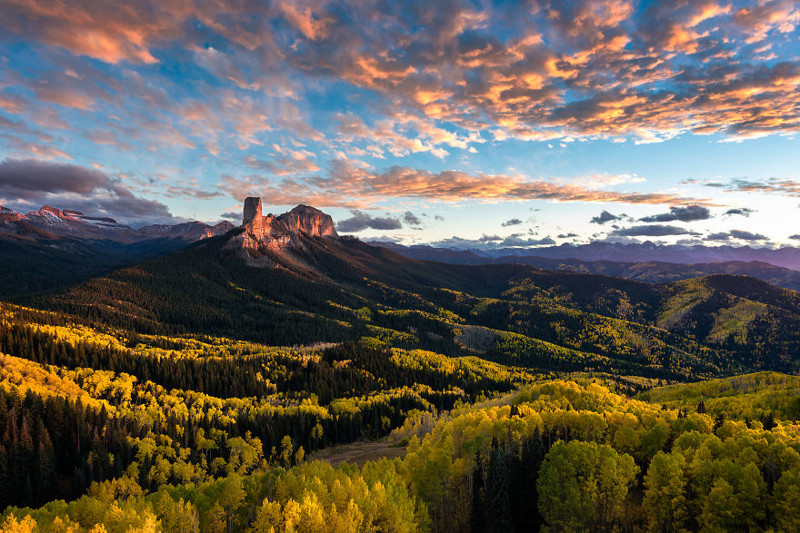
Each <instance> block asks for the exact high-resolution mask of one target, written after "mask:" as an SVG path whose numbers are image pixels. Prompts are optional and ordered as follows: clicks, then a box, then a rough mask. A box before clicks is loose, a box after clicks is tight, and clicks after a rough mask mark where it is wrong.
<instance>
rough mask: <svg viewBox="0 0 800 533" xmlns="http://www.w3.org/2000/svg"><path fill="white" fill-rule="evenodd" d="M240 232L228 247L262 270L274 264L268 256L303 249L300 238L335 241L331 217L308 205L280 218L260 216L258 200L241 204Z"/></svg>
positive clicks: (336, 236)
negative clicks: (259, 266) (268, 254)
mask: <svg viewBox="0 0 800 533" xmlns="http://www.w3.org/2000/svg"><path fill="white" fill-rule="evenodd" d="M242 229H243V231H242V232H241V233H240V234H238V235H236V236H235V237H234V238H232V239H231V241H230V243H229V245H228V246H229V247H230V248H233V249H237V250H239V251H240V252H241V253H242V254H243V256H244V257H245V259H248V261H249V262H251V263H254V264H259V265H261V266H270V265H272V264H273V262H272V261H271V260H270V259H269V258H268V257H267V256H266V255H265V254H266V253H268V252H272V253H283V252H286V251H291V250H302V249H304V247H305V246H304V244H303V240H302V238H301V237H311V238H319V239H321V238H338V235H337V234H336V227H335V226H334V224H333V219H332V218H331V216H330V215H328V214H326V213H323V212H322V211H320V210H319V209H315V208H313V207H310V206H307V205H298V206H297V207H295V208H294V209H292V210H291V211H289V212H288V213H284V214H282V215H279V216H277V217H276V216H275V215H273V214H271V213H270V214H268V215H266V216H264V215H263V214H262V204H261V198H257V197H249V198H246V199H245V201H244V211H243V217H242Z"/></svg>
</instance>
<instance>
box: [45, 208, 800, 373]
mask: <svg viewBox="0 0 800 533" xmlns="http://www.w3.org/2000/svg"><path fill="white" fill-rule="evenodd" d="M312 214H313V213H312ZM313 216H320V215H318V214H313ZM264 219H265V220H266V219H267V217H264ZM275 220H278V219H275ZM277 223H278V222H276V224H277ZM270 224H272V222H270ZM269 228H270V229H269V230H264V231H265V233H264V235H268V240H267V241H264V244H258V240H257V239H256V240H252V239H253V237H247V235H253V233H252V230H242V229H240V230H238V232H233V233H231V234H230V235H228V236H224V237H217V238H211V239H207V240H205V241H202V242H200V243H197V244H195V245H192V246H191V247H189V248H188V249H186V250H183V251H181V252H179V253H177V254H175V255H172V256H169V257H162V258H158V259H154V260H151V261H148V262H145V263H142V264H140V265H137V266H136V267H132V268H128V269H123V270H120V271H116V272H114V273H112V274H110V275H108V276H104V277H100V278H96V279H94V280H92V281H90V282H88V283H85V284H81V285H79V286H76V287H74V288H71V289H69V290H68V291H65V292H62V293H60V294H57V295H55V296H53V297H47V298H43V299H39V300H36V303H37V305H43V306H47V307H50V308H52V309H55V310H59V311H63V312H68V313H71V314H74V315H77V316H82V317H85V318H86V319H89V320H100V321H102V322H107V323H110V324H113V325H115V326H118V327H122V328H124V329H136V330H139V331H142V332H148V333H158V334H174V333H207V334H212V335H221V336H229V337H235V338H241V339H245V340H250V341H255V342H261V343H266V344H297V343H315V342H341V341H345V340H358V339H362V338H372V339H377V341H378V342H380V343H382V344H384V345H386V346H394V347H400V348H421V349H427V350H433V351H437V352H440V353H445V354H448V355H450V356H459V355H468V354H469V355H478V356H480V357H483V358H486V359H489V360H493V361H497V362H500V363H507V364H514V365H521V366H527V367H531V368H538V369H545V370H565V371H573V370H599V371H608V372H615V373H618V374H637V375H645V376H653V377H663V378H667V379H686V378H687V377H689V376H715V375H719V374H720V373H729V372H740V371H743V370H747V369H772V370H781V371H794V370H795V369H797V368H798V362H800V359H799V358H798V354H800V297H799V296H798V293H796V292H794V291H789V290H785V289H780V288H776V287H772V286H770V285H768V284H766V283H763V282H760V281H758V280H755V279H753V278H748V277H741V276H726V275H714V276H708V277H704V278H697V279H693V280H686V281H680V282H675V283H668V284H647V283H640V282H635V281H628V280H622V279H617V278H611V277H606V276H599V275H592V274H581V273H566V272H551V271H543V270H540V269H537V268H534V267H531V266H527V265H519V264H507V265H476V266H469V265H451V264H444V263H432V262H420V261H415V260H411V259H408V258H405V257H403V256H401V255H399V254H396V253H394V252H391V251H390V250H387V249H385V248H381V247H375V246H371V245H368V244H365V243H362V242H360V241H358V240H356V239H352V238H339V237H336V236H335V235H326V236H314V235H309V234H306V233H303V232H295V233H292V234H291V235H289V234H288V233H286V232H287V231H289V230H287V229H286V228H284V227H283V226H280V228H279V227H278V226H269ZM276 228H278V229H276ZM242 231H245V233H241V232H242ZM257 231H262V230H261V229H258V230H257ZM276 231H277V233H275V232H276ZM243 235H244V237H243ZM253 242H255V243H256V244H255V245H253V244H252V243H253Z"/></svg>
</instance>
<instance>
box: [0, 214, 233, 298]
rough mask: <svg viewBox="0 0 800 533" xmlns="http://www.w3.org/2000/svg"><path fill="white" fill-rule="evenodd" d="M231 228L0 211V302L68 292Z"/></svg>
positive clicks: (218, 225)
mask: <svg viewBox="0 0 800 533" xmlns="http://www.w3.org/2000/svg"><path fill="white" fill-rule="evenodd" d="M233 228H234V226H233V224H231V223H230V222H221V223H219V224H216V225H214V226H211V225H209V224H204V223H202V222H186V223H182V224H175V225H153V226H145V227H143V228H139V229H135V228H132V227H130V226H126V225H124V224H119V223H118V222H117V221H115V220H114V219H111V218H100V217H91V216H87V215H84V214H83V213H81V212H79V211H71V210H67V209H65V210H61V209H56V208H55V207H51V206H48V205H46V206H44V207H42V208H41V209H39V210H38V211H32V212H30V213H27V214H21V213H18V212H16V211H14V210H12V209H8V208H6V207H0V297H4V298H6V297H12V296H19V295H27V294H31V293H35V292H39V291H43V290H48V289H52V288H57V287H60V286H67V285H70V284H72V283H76V282H78V281H81V280H85V279H88V278H90V277H92V276H95V275H98V274H101V273H103V272H107V271H110V270H113V269H115V268H119V267H122V266H126V265H130V264H133V263H136V262H138V261H142V260H144V259H148V258H152V257H159V256H164V255H168V254H171V253H174V252H176V251H178V250H180V249H182V248H183V247H185V246H186V245H187V244H189V243H191V242H195V241H198V240H202V239H206V238H208V237H213V236H216V235H221V234H224V233H226V232H228V231H230V230H231V229H233Z"/></svg>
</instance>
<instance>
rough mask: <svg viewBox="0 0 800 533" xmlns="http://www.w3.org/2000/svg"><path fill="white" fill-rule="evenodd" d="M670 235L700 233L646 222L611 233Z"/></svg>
mask: <svg viewBox="0 0 800 533" xmlns="http://www.w3.org/2000/svg"><path fill="white" fill-rule="evenodd" d="M669 235H698V233H695V232H693V231H689V230H688V229H686V228H679V227H678V226H670V225H666V224H646V225H641V226H631V227H629V228H620V229H616V230H614V231H612V232H611V233H609V236H611V237H666V236H669Z"/></svg>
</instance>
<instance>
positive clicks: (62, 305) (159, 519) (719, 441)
mask: <svg viewBox="0 0 800 533" xmlns="http://www.w3.org/2000/svg"><path fill="white" fill-rule="evenodd" d="M208 241H209V242H207V243H202V244H198V245H194V246H191V247H189V248H188V249H187V250H185V251H184V252H181V253H179V254H176V255H173V256H169V257H165V258H159V259H154V260H151V261H147V262H144V263H141V264H140V265H138V266H136V267H132V268H128V269H123V270H120V271H116V272H113V273H110V274H109V275H107V276H102V277H97V278H93V279H91V280H89V281H87V282H85V283H82V284H78V285H75V286H72V287H71V288H68V289H65V290H62V291H59V292H54V293H48V294H40V295H35V296H27V297H25V298H20V299H17V300H16V301H15V303H10V302H7V303H0V428H2V436H1V437H0V508H3V509H4V511H3V513H2V521H1V522H0V523H1V524H2V526H0V527H1V528H2V530H3V531H15V532H16V531H19V532H33V531H36V532H40V531H41V532H43V531H53V532H67V531H72V532H79V531H87V532H92V533H101V532H103V531H106V532H136V531H148V532H149V531H176V532H178V531H191V532H194V531H202V532H206V531H207V532H226V533H231V532H234V531H276V532H278V531H309V532H310V531H420V532H425V531H431V532H444V531H464V532H468V531H475V532H483V531H486V532H489V531H531V530H541V531H643V530H647V531H727V530H732V529H740V528H742V527H744V528H746V529H748V530H752V531H792V530H797V529H798V528H800V515H799V514H798V508H800V506H797V505H796V502H797V501H798V499H800V493H799V492H798V490H800V489H798V487H800V423H798V420H800V381H798V378H797V377H796V376H793V375H791V373H792V372H794V371H795V370H796V369H797V367H798V358H797V357H796V356H795V355H794V354H796V351H795V347H796V346H797V344H798V342H800V340H798V338H797V337H796V335H797V331H800V328H796V324H799V323H800V300H798V298H797V296H796V293H794V292H793V291H786V290H783V289H776V288H774V287H769V286H766V285H764V284H761V282H758V281H755V280H749V279H748V280H733V281H731V280H730V279H728V278H725V277H714V276H711V277H707V278H700V279H695V280H688V281H681V282H676V283H672V284H665V285H646V284H642V283H638V282H633V281H626V280H617V279H614V278H606V277H602V276H585V275H578V274H570V273H552V272H545V271H539V270H537V269H533V268H531V267H528V266H524V265H493V266H487V267H465V266H457V265H443V264H436V263H428V264H420V263H417V262H413V261H410V260H407V259H404V258H399V256H395V255H393V254H392V253H391V252H389V251H387V250H379V249H376V248H373V247H369V246H367V245H364V244H363V243H360V242H359V241H355V240H346V239H343V240H342V241H341V242H336V243H329V242H312V241H309V242H308V243H307V244H308V248H309V251H308V253H309V256H308V257H307V260H308V261H309V262H311V261H313V262H314V270H307V271H293V270H290V269H288V268H287V269H277V270H272V271H268V272H266V273H265V271H263V270H259V269H254V268H251V267H247V266H245V265H243V264H242V263H241V262H240V261H238V260H237V259H236V258H235V257H228V256H225V255H224V254H222V253H219V254H217V253H216V252H219V251H220V248H219V246H220V243H219V242H217V241H215V239H209V240H208ZM209 250H212V251H214V250H216V252H215V253H209ZM209 256H210V257H212V258H213V259H209ZM202 258H205V259H202ZM422 267H424V268H422ZM322 274H324V276H323V275H322ZM734 281H735V282H734ZM795 328H796V329H795ZM356 444H358V445H363V446H365V447H366V449H367V451H368V452H369V450H377V451H375V452H374V453H371V452H370V453H371V455H370V453H367V455H365V456H364V457H363V458H360V459H357V460H352V461H347V460H345V461H344V462H342V461H339V460H336V458H337V456H338V455H341V456H342V457H345V456H346V455H345V454H346V450H348V449H350V448H349V446H352V445H356ZM386 450H390V451H391V453H389V452H387V451H386ZM334 465H335V466H334Z"/></svg>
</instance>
